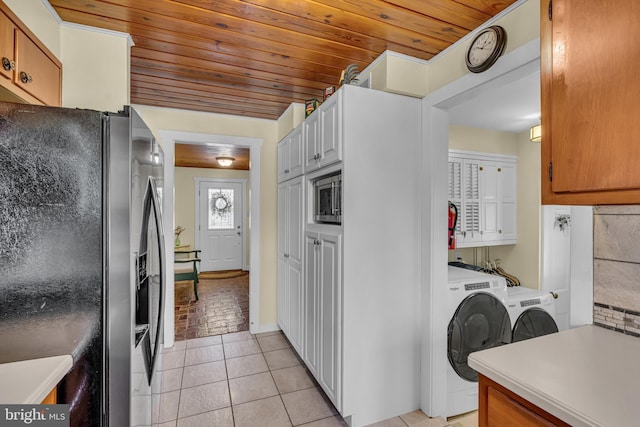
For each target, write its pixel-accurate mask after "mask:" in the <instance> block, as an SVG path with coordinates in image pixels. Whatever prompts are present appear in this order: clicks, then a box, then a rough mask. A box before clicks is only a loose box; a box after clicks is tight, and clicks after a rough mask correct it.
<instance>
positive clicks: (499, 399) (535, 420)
mask: <svg viewBox="0 0 640 427" xmlns="http://www.w3.org/2000/svg"><path fill="white" fill-rule="evenodd" d="M478 387H479V393H478V396H479V405H478V427H506V426H518V427H569V424H567V423H565V422H564V421H562V420H560V419H558V418H556V417H555V416H553V415H551V414H549V413H548V412H546V411H544V410H542V409H540V408H539V407H537V406H535V405H534V404H532V403H531V402H529V401H527V400H525V399H523V398H522V397H520V396H518V395H517V394H515V393H513V392H512V391H510V390H508V389H506V388H505V387H503V386H501V385H500V384H498V383H496V382H495V381H492V380H490V379H489V378H487V377H485V376H484V375H479V376H478Z"/></svg>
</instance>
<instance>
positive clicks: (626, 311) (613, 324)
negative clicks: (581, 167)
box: [593, 205, 640, 338]
mask: <svg viewBox="0 0 640 427" xmlns="http://www.w3.org/2000/svg"><path fill="white" fill-rule="evenodd" d="M593 240H594V242H593V301H594V307H593V323H594V324H595V325H598V326H602V327H605V328H608V329H613V330H616V331H619V332H622V333H625V334H628V335H633V336H636V337H639V338H640V205H630V206H598V207H595V208H594V229H593Z"/></svg>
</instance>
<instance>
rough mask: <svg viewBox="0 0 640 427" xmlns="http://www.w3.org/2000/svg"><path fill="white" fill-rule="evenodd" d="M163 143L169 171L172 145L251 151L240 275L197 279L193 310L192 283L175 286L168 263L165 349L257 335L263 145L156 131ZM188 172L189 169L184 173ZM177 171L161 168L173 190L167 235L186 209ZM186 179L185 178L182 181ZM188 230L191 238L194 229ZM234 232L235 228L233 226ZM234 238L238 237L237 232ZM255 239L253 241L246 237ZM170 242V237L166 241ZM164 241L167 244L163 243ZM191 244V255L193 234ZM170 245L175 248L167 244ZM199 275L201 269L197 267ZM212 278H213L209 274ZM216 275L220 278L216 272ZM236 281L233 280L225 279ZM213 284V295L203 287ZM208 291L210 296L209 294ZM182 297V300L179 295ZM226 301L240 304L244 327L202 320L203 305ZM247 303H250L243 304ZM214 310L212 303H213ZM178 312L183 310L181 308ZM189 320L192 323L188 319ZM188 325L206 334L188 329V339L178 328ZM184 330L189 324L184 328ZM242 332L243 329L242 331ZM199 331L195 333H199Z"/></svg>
mask: <svg viewBox="0 0 640 427" xmlns="http://www.w3.org/2000/svg"><path fill="white" fill-rule="evenodd" d="M159 133H160V135H161V137H162V140H163V148H164V154H165V162H166V164H168V165H173V164H174V159H175V153H176V151H175V150H176V145H177V144H189V145H193V146H200V147H202V146H219V147H220V146H222V147H227V148H229V149H234V148H245V149H248V150H249V155H248V159H247V162H248V164H249V165H250V168H249V170H248V171H247V172H248V178H246V177H245V178H244V180H245V184H244V188H243V189H244V194H245V196H246V197H244V196H243V200H246V204H245V206H244V207H243V208H242V210H243V211H244V212H245V214H244V215H242V216H243V218H242V226H241V231H242V234H243V235H245V234H247V238H246V240H245V241H243V243H244V244H245V247H244V248H243V251H242V252H243V258H242V266H241V268H240V269H239V270H236V271H235V273H233V274H230V273H226V274H225V275H224V277H216V276H212V275H207V274H205V275H202V274H201V275H199V276H200V277H199V280H198V285H197V286H198V296H199V298H198V301H197V304H198V305H196V304H194V302H195V293H194V291H193V285H192V283H193V282H191V281H189V282H187V285H186V286H182V285H183V284H182V283H180V282H178V283H177V286H176V284H175V283H174V264H173V263H171V262H169V263H167V269H166V275H167V310H166V311H165V325H166V326H165V340H164V341H165V346H171V345H173V342H174V341H175V340H176V339H186V338H192V337H198V336H209V335H218V334H221V333H228V332H234V331H236V330H246V329H249V331H250V332H251V333H257V332H259V321H258V320H259V318H260V316H259V301H260V286H259V278H260V170H261V168H260V154H261V145H262V142H263V140H262V139H260V138H249V137H236V136H226V135H214V134H204V133H196V132H182V131H168V130H161V131H159ZM183 169H189V168H183ZM180 175H181V174H180V171H177V168H172V167H168V168H165V186H166V188H173V189H174V191H173V192H168V193H169V194H167V195H166V197H165V206H166V207H167V209H166V212H167V215H165V221H166V222H167V223H168V225H167V226H166V229H170V230H171V229H175V227H177V226H178V225H180V224H179V223H178V221H177V220H176V219H174V218H175V217H176V216H177V215H175V212H174V210H177V209H181V208H182V207H184V201H182V202H180V200H181V196H182V195H183V194H182V191H183V190H182V187H184V186H180V183H179V182H177V181H178V180H179V179H181V177H180ZM196 175H197V174H196V173H195V172H194V173H193V176H192V177H191V178H190V181H189V192H191V193H193V194H194V195H193V196H192V200H191V201H190V202H189V203H188V204H189V206H190V209H193V211H192V214H191V215H192V216H191V218H192V219H191V220H192V221H194V222H193V224H195V211H196V209H194V207H195V192H194V182H195V178H196ZM182 178H184V177H182ZM231 179H239V178H238V177H237V176H236V177H232V178H231ZM219 205H220V210H222V211H224V210H225V209H224V207H223V206H222V205H221V204H220V203H219ZM191 227H192V233H193V232H194V229H193V228H194V227H195V226H194V225H192V226H191ZM236 227H237V226H236ZM236 232H237V231H236ZM250 235H252V236H253V238H251V237H250ZM167 237H168V236H167ZM181 239H182V240H183V241H182V242H181V243H182V245H184V243H186V242H185V241H184V238H183V236H181ZM166 240H167V241H169V240H170V239H169V238H167V239H166ZM191 242H193V248H189V249H198V250H200V248H198V247H196V246H198V245H199V244H200V243H199V242H198V243H196V241H195V233H194V234H193V240H191V241H190V242H189V243H191ZM171 243H173V242H171ZM174 249H175V245H174V244H168V245H167V258H168V259H173V258H174ZM198 270H199V271H201V270H202V269H201V268H200V266H198ZM211 274H214V273H211ZM215 274H218V275H219V274H221V273H220V272H215ZM229 276H234V277H229ZM212 281H217V282H216V283H217V284H218V286H217V287H216V288H215V289H213V288H212V287H211V286H208V285H207V282H212ZM231 288H233V289H236V290H243V295H244V297H242V298H240V297H238V296H235V297H234V296H233V295H232V292H231V291H230V289H231ZM208 290H209V291H210V292H208ZM183 294H184V295H183ZM224 295H226V296H227V297H228V298H227V301H229V300H235V301H237V302H239V303H242V304H243V308H241V309H239V311H238V310H236V309H235V308H234V309H233V312H235V313H237V314H238V315H237V316H236V317H237V318H238V319H242V322H239V321H238V322H236V323H235V324H230V326H229V327H227V328H226V329H224V328H223V325H222V324H221V321H222V318H221V317H218V318H215V317H213V316H209V317H207V316H206V313H207V312H208V311H210V310H205V309H204V306H205V305H206V301H207V300H211V299H213V300H214V301H218V302H220V301H222V300H223V299H224V298H223V296H224ZM187 298H188V301H187V303H183V300H184V299H187ZM247 301H248V302H247ZM211 304H213V303H211ZM182 306H185V307H184V308H183V307H182ZM214 311H215V312H216V313H218V314H222V315H223V317H224V316H227V317H231V316H230V313H231V312H232V310H231V309H225V308H222V307H220V306H218V307H217V308H216V309H215V310H214ZM189 318H191V319H189ZM184 320H187V321H189V320H191V321H192V323H191V324H192V325H201V326H202V325H204V324H205V323H206V325H207V328H204V327H199V328H198V327H196V328H193V327H192V328H191V329H192V332H191V334H192V335H193V336H191V335H188V334H187V332H186V329H187V328H186V325H181V324H179V323H177V322H180V321H184ZM194 322H195V323H194ZM187 324H189V323H188V322H187ZM178 326H185V327H184V330H183V333H182V334H180V333H179V331H178ZM240 328H242V329H240ZM198 329H199V330H198Z"/></svg>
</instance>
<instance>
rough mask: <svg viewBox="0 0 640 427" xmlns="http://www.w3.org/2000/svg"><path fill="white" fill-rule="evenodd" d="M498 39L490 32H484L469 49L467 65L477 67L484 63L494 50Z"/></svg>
mask: <svg viewBox="0 0 640 427" xmlns="http://www.w3.org/2000/svg"><path fill="white" fill-rule="evenodd" d="M497 42H498V37H497V36H496V33H495V32H494V31H491V30H486V31H484V32H483V33H482V34H480V35H479V36H478V38H477V39H476V40H475V41H474V42H473V44H472V45H471V48H470V49H469V55H468V57H469V63H470V64H471V65H473V66H478V65H480V64H482V63H483V62H484V61H486V60H487V59H488V58H489V57H490V56H491V54H492V53H493V50H494V49H495V48H496V44H497Z"/></svg>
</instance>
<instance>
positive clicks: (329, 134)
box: [278, 85, 422, 427]
mask: <svg viewBox="0 0 640 427" xmlns="http://www.w3.org/2000/svg"><path fill="white" fill-rule="evenodd" d="M300 126H301V129H302V140H303V141H302V144H303V146H304V147H305V151H304V159H305V161H304V170H303V173H304V176H303V179H302V181H303V183H304V186H305V188H304V189H303V190H304V203H303V206H304V209H303V210H304V213H303V217H304V221H303V222H304V233H303V235H301V236H300V245H302V246H303V247H304V254H303V275H304V276H303V277H304V279H303V283H302V286H301V288H302V292H301V294H302V295H301V299H300V295H299V293H297V290H296V289H295V287H292V286H291V285H290V284H289V285H287V283H291V280H290V279H289V282H287V278H288V277H290V275H289V274H288V273H287V271H289V270H288V269H287V262H288V263H289V264H291V262H290V260H291V254H290V253H289V258H284V256H283V257H282V258H281V257H280V253H281V248H282V247H283V246H282V245H283V244H282V239H285V240H287V237H286V236H292V234H291V233H290V234H287V232H286V231H282V230H281V228H286V229H288V228H290V227H292V226H295V227H297V226H296V225H295V223H292V222H291V221H290V220H288V219H287V218H286V217H283V213H284V212H288V210H290V209H291V207H290V205H289V208H288V209H287V208H286V207H285V205H286V203H287V202H282V201H281V200H280V199H287V198H288V200H289V202H288V203H289V204H291V201H292V198H291V196H290V193H289V192H288V191H286V190H284V187H285V186H286V185H284V184H287V183H288V182H289V181H286V182H284V183H283V184H282V183H281V184H280V187H279V189H280V191H279V192H278V197H279V200H278V206H279V218H278V227H279V229H278V239H279V242H278V248H279V250H278V253H279V268H278V322H279V324H280V326H281V328H282V329H283V331H284V332H285V334H286V336H287V337H288V338H289V340H290V341H291V342H292V344H293V345H294V347H295V348H296V351H298V353H299V354H300V356H301V358H302V360H304V362H305V364H306V366H307V367H308V368H309V370H310V372H311V373H312V374H313V375H314V376H315V378H316V379H317V381H318V383H319V384H320V386H321V387H322V388H323V390H324V391H325V393H326V394H327V396H328V397H329V399H331V401H332V402H333V403H334V405H335V406H336V408H337V409H338V411H339V412H340V413H341V414H342V416H343V417H345V419H346V420H347V421H348V422H349V423H350V425H351V426H355V427H358V426H363V425H367V424H371V423H375V422H378V421H381V420H384V419H388V418H392V417H394V416H397V415H401V414H404V413H407V412H411V411H413V410H416V409H418V408H419V407H420V361H421V346H420V329H421V325H420V318H421V313H420V307H419V302H420V276H419V275H420V235H421V233H420V214H421V203H420V170H419V166H420V163H419V161H420V152H421V151H420V145H421V134H422V129H421V104H420V100H419V99H417V98H410V97H405V96H400V95H395V94H391V93H387V92H380V91H374V90H370V89H364V88H360V87H356V86H348V85H347V86H344V87H342V88H341V89H340V90H338V91H337V92H336V93H335V94H334V95H332V96H331V97H330V98H329V99H328V100H327V101H326V102H325V103H324V104H322V105H321V106H320V107H319V109H318V110H316V111H315V112H314V113H312V114H311V115H310V116H309V117H308V118H307V119H306V120H305V121H304V122H303V123H302V124H301V125H300ZM314 157H315V158H314ZM337 171H341V172H342V207H343V209H342V224H341V225H332V224H319V223H315V222H314V221H313V220H312V218H313V215H312V212H313V182H314V180H316V179H318V178H320V177H323V176H325V175H327V174H330V173H335V172H337ZM289 245H290V246H289V247H291V245H293V244H292V243H291V242H289ZM282 253H283V254H284V253H285V252H284V249H283V250H282ZM285 259H286V260H288V261H285ZM300 301H302V303H300ZM299 304H300V306H301V311H300V316H299V318H300V319H301V322H302V325H301V329H300V330H301V331H302V333H301V335H302V336H301V337H297V336H296V334H295V331H296V330H297V329H296V328H297V326H296V328H292V321H294V319H298V315H297V314H295V315H292V314H291V313H292V312H295V313H298V312H297V310H298V308H297V307H298V305H299ZM295 321H296V322H297V321H298V320H295ZM296 343H298V344H296ZM300 343H301V345H300Z"/></svg>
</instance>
